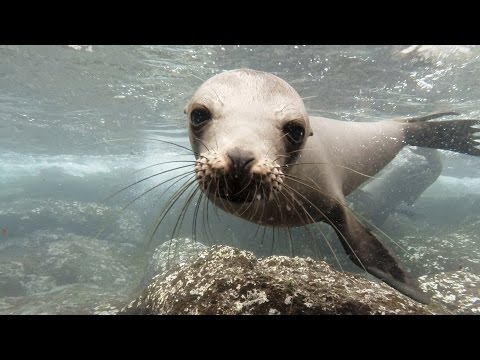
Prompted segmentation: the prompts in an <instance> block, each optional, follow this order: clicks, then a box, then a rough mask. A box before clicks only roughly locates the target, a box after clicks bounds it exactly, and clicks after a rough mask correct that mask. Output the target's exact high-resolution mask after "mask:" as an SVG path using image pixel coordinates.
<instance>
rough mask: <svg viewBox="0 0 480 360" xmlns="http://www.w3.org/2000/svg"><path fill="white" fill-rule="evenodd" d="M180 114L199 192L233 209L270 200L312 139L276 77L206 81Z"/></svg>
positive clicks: (237, 75)
mask: <svg viewBox="0 0 480 360" xmlns="http://www.w3.org/2000/svg"><path fill="white" fill-rule="evenodd" d="M185 113H186V114H187V117H188V122H189V126H188V129H189V136H190V143H191V145H192V148H193V150H194V151H195V153H196V158H197V161H196V166H195V170H196V177H197V180H198V182H199V184H200V186H201V188H202V189H203V190H204V191H205V192H206V193H207V194H208V195H209V197H212V196H216V197H220V198H222V199H225V200H228V201H230V202H233V203H245V202H251V201H253V200H271V199H272V197H273V195H274V193H275V192H276V191H279V190H281V184H282V183H283V178H284V173H285V172H286V171H288V170H287V169H286V166H287V165H288V164H291V163H293V162H295V161H296V159H297V157H298V156H299V154H300V151H301V149H302V148H303V147H304V145H305V143H306V141H307V138H308V136H310V135H312V130H311V128H310V122H309V119H308V114H307V111H306V109H305V105H304V104H303V101H302V99H301V98H300V96H299V95H298V93H297V92H296V91H295V90H294V89H293V88H292V87H291V86H290V85H289V84H288V83H287V82H285V81H284V80H282V79H280V78H279V77H277V76H275V75H272V74H269V73H264V72H260V71H254V70H249V69H241V70H233V71H228V72H224V73H221V74H218V75H215V76H213V77H212V78H210V79H208V80H207V81H205V82H204V83H203V84H202V85H201V86H200V87H199V88H198V90H197V91H196V92H195V94H194V95H193V97H192V99H191V100H190V102H189V103H188V104H187V106H186V107H185Z"/></svg>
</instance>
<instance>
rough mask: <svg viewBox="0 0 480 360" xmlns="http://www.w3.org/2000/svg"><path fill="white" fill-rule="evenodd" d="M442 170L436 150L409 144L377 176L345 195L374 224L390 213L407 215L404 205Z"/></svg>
mask: <svg viewBox="0 0 480 360" xmlns="http://www.w3.org/2000/svg"><path fill="white" fill-rule="evenodd" d="M442 170H443V162H442V159H441V157H440V154H439V151H438V150H435V149H428V148H420V147H416V148H413V147H409V148H405V149H404V150H402V153H401V154H399V155H398V156H397V157H396V158H395V159H394V160H393V161H392V162H391V163H390V164H388V165H387V166H386V167H385V168H384V169H383V170H382V171H381V173H379V174H378V177H377V178H375V179H372V180H369V181H368V183H366V184H365V185H363V186H362V187H361V190H355V191H354V192H353V193H352V194H351V195H350V197H349V201H350V203H351V206H352V207H353V209H354V210H355V211H359V212H360V213H361V214H362V215H363V216H365V217H366V218H367V219H369V220H371V221H372V222H373V223H374V224H375V225H376V226H381V225H382V224H383V223H384V222H385V221H386V220H387V219H388V217H389V216H390V215H392V214H393V213H396V212H397V213H398V212H400V213H402V214H404V215H406V216H409V217H411V216H412V214H413V212H412V211H411V210H410V209H409V208H408V206H411V205H413V203H414V202H415V201H416V200H417V199H418V198H419V196H420V195H421V194H422V193H423V192H424V191H425V190H426V189H427V188H428V187H429V186H430V185H432V184H433V183H434V182H435V181H436V180H437V178H438V177H439V176H440V174H441V172H442Z"/></svg>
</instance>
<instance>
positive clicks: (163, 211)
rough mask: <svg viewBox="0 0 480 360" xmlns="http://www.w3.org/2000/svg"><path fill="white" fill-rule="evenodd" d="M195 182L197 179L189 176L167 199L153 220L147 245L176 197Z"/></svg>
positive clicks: (175, 200) (176, 199)
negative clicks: (153, 224) (154, 220)
mask: <svg viewBox="0 0 480 360" xmlns="http://www.w3.org/2000/svg"><path fill="white" fill-rule="evenodd" d="M196 183H197V180H196V179H195V175H194V176H192V177H191V180H190V181H188V180H187V181H186V182H185V183H184V184H183V185H182V187H181V188H180V189H178V190H177V191H175V193H174V194H173V195H172V196H171V197H170V199H169V200H168V202H167V204H166V205H165V207H164V208H163V210H162V211H161V212H160V215H159V216H158V218H157V221H156V222H155V226H154V227H153V230H152V231H151V232H150V235H149V240H148V244H147V245H148V246H149V245H150V243H151V242H152V239H153V236H154V235H155V233H156V232H157V230H158V228H159V226H160V224H161V223H162V222H163V220H164V219H165V216H166V215H167V214H168V212H169V211H170V209H171V208H172V207H173V205H174V204H175V203H176V202H177V201H178V199H179V198H180V197H181V196H182V195H183V193H184V192H185V191H186V190H187V189H188V188H189V187H190V186H192V185H195V184H196Z"/></svg>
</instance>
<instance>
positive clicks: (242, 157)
mask: <svg viewBox="0 0 480 360" xmlns="http://www.w3.org/2000/svg"><path fill="white" fill-rule="evenodd" d="M227 156H228V158H229V159H230V163H231V175H232V176H233V177H234V178H235V179H238V178H239V177H242V176H244V175H246V174H248V173H249V171H250V169H251V167H252V165H253V163H254V160H255V156H254V154H253V153H252V152H251V151H248V150H241V149H239V148H238V147H236V148H233V149H232V150H230V151H228V152H227Z"/></svg>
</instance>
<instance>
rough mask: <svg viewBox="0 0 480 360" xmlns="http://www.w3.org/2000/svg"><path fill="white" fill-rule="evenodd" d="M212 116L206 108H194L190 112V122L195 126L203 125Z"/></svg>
mask: <svg viewBox="0 0 480 360" xmlns="http://www.w3.org/2000/svg"><path fill="white" fill-rule="evenodd" d="M211 118H212V114H211V113H210V111H208V110H207V109H205V108H198V109H194V110H192V112H191V113H190V122H191V123H192V125H193V126H200V125H203V124H204V123H205V122H207V121H208V120H210V119H211Z"/></svg>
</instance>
